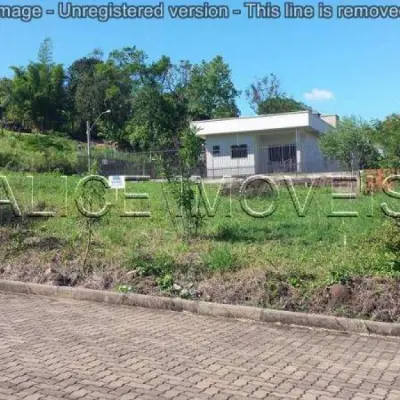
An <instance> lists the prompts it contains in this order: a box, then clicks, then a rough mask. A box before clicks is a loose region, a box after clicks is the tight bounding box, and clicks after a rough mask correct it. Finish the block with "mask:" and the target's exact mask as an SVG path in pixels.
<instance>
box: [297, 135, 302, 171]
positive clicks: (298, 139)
mask: <svg viewBox="0 0 400 400" xmlns="http://www.w3.org/2000/svg"><path fill="white" fill-rule="evenodd" d="M301 161H302V160H301V142H300V130H299V129H298V128H296V163H297V169H296V170H297V172H302V168H301Z"/></svg>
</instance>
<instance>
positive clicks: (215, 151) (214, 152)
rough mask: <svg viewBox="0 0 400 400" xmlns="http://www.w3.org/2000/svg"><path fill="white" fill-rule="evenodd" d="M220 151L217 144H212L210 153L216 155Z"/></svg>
mask: <svg viewBox="0 0 400 400" xmlns="http://www.w3.org/2000/svg"><path fill="white" fill-rule="evenodd" d="M219 152H220V149H219V146H213V148H212V153H213V155H214V156H217V155H218V154H219Z"/></svg>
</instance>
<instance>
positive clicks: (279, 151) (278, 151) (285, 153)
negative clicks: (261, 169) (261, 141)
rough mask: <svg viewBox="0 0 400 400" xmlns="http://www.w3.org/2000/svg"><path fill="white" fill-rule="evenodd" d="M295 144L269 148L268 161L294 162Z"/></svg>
mask: <svg viewBox="0 0 400 400" xmlns="http://www.w3.org/2000/svg"><path fill="white" fill-rule="evenodd" d="M295 161H296V145H294V144H289V145H287V146H277V147H270V148H269V162H280V163H281V162H295Z"/></svg>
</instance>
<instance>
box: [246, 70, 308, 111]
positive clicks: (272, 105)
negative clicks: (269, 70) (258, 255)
mask: <svg viewBox="0 0 400 400" xmlns="http://www.w3.org/2000/svg"><path fill="white" fill-rule="evenodd" d="M246 97H247V99H248V100H249V102H250V106H251V108H252V109H253V111H254V112H255V113H256V114H258V115H263V114H278V113H284V112H294V111H305V110H311V108H310V107H308V106H307V105H306V104H304V103H302V102H300V101H296V100H295V99H293V98H292V97H290V96H288V95H287V94H286V93H284V92H283V91H282V90H281V83H280V81H279V79H278V77H277V76H276V75H275V74H270V75H266V76H264V77H263V78H261V79H258V80H256V81H255V82H254V83H252V84H251V85H250V87H249V88H248V89H247V90H246Z"/></svg>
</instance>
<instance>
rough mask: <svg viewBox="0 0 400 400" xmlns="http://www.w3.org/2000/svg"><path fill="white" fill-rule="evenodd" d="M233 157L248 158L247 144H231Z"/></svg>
mask: <svg viewBox="0 0 400 400" xmlns="http://www.w3.org/2000/svg"><path fill="white" fill-rule="evenodd" d="M231 157H232V158H247V144H241V145H239V146H236V145H234V146H231Z"/></svg>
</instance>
